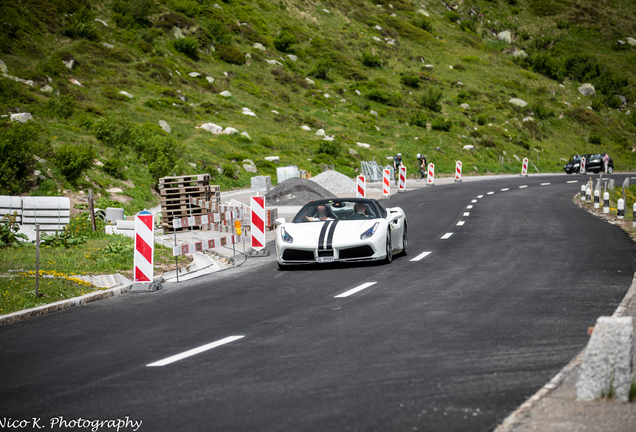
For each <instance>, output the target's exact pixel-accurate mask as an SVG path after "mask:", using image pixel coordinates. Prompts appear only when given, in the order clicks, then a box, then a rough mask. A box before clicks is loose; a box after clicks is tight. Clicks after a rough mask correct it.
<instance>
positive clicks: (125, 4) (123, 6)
mask: <svg viewBox="0 0 636 432" xmlns="http://www.w3.org/2000/svg"><path fill="white" fill-rule="evenodd" d="M151 7H152V0H115V1H113V3H112V5H111V8H112V10H113V20H114V21H115V24H116V25H117V27H121V28H124V29H126V28H130V27H134V26H136V25H141V26H147V25H148V24H149V23H150V22H149V21H148V14H149V13H150V8H151Z"/></svg>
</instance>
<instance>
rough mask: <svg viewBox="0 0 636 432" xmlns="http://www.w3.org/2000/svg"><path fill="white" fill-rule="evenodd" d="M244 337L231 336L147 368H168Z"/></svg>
mask: <svg viewBox="0 0 636 432" xmlns="http://www.w3.org/2000/svg"><path fill="white" fill-rule="evenodd" d="M244 337H245V336H229V337H226V338H224V339H220V340H218V341H216V342H212V343H209V344H206V345H202V346H200V347H198V348H193V349H191V350H188V351H185V352H182V353H181V354H177V355H173V356H171V357H167V358H165V359H163V360H159V361H156V362H154V363H150V364H148V365H146V366H147V367H156V366H166V365H169V364H170V363H174V362H177V361H179V360H183V359H185V358H188V357H192V356H193V355H197V354H200V353H202V352H205V351H208V350H211V349H212V348H216V347H220V346H221V345H225V344H228V343H230V342H234V341H235V340H239V339H241V338H244Z"/></svg>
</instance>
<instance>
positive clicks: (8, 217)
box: [0, 212, 29, 249]
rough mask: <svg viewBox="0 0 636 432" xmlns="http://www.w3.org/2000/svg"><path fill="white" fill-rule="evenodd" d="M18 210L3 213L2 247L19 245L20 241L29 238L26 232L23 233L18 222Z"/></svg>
mask: <svg viewBox="0 0 636 432" xmlns="http://www.w3.org/2000/svg"><path fill="white" fill-rule="evenodd" d="M16 220H17V212H13V214H10V213H9V214H5V215H2V219H0V249H5V248H8V247H12V246H13V247H15V246H19V245H20V243H19V241H20V240H21V241H26V240H28V239H29V238H28V237H27V236H26V234H21V233H19V232H18V231H20V225H19V224H18V223H17V222H16Z"/></svg>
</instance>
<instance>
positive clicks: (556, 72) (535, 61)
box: [531, 54, 562, 80]
mask: <svg viewBox="0 0 636 432" xmlns="http://www.w3.org/2000/svg"><path fill="white" fill-rule="evenodd" d="M531 60H532V68H533V70H534V71H535V72H538V73H540V74H543V75H545V76H547V77H549V78H552V79H554V80H560V79H561V77H562V75H561V65H560V63H559V61H558V60H557V59H555V58H553V57H551V56H550V55H549V54H536V55H535V56H533V57H532V59H531Z"/></svg>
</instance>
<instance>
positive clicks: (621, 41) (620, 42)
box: [616, 40, 625, 45]
mask: <svg viewBox="0 0 636 432" xmlns="http://www.w3.org/2000/svg"><path fill="white" fill-rule="evenodd" d="M616 43H617V44H619V45H625V41H623V40H619V41H616Z"/></svg>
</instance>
